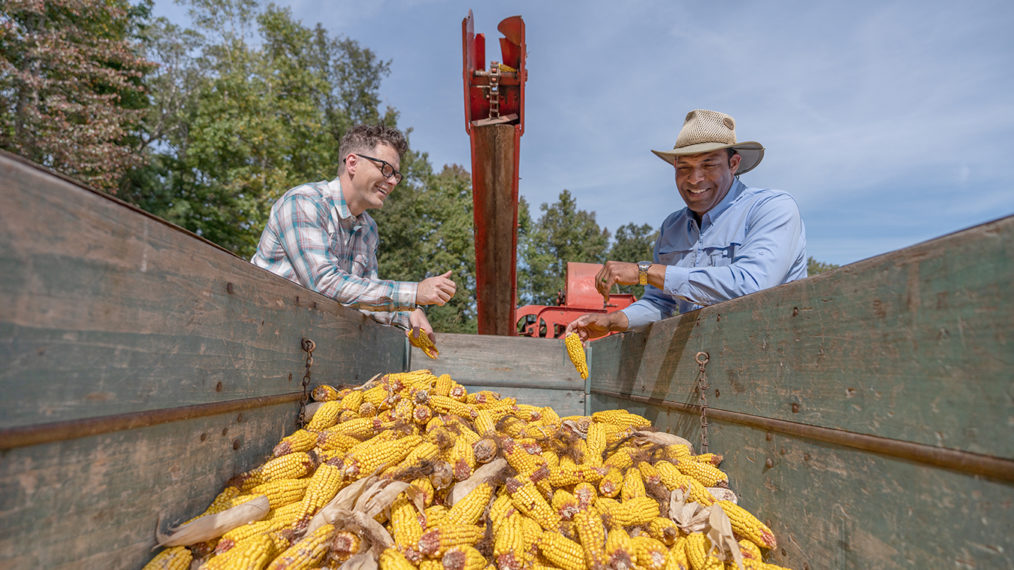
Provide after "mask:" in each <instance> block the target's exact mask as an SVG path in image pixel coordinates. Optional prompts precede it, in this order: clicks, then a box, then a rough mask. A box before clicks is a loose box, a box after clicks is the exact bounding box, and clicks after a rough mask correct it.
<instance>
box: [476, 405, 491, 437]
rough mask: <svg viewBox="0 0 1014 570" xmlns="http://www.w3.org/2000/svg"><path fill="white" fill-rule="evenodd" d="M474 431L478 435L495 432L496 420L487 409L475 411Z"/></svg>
mask: <svg viewBox="0 0 1014 570" xmlns="http://www.w3.org/2000/svg"><path fill="white" fill-rule="evenodd" d="M475 431H476V433H478V434H479V435H486V434H487V433H495V432H496V422H495V421H493V415H492V414H490V413H489V410H479V411H477V412H476V413H475Z"/></svg>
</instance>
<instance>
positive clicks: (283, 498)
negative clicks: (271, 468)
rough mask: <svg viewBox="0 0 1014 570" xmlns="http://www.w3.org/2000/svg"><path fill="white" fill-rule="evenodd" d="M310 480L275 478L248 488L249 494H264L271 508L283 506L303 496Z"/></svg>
mask: <svg viewBox="0 0 1014 570" xmlns="http://www.w3.org/2000/svg"><path fill="white" fill-rule="evenodd" d="M309 482H310V479H308V478H305V477H304V478H301V479H276V480H274V481H268V482H267V483H262V484H260V485H257V486H256V487H254V488H253V489H251V490H250V494H251V495H264V496H265V497H267V498H268V504H269V505H270V507H271V508H272V509H277V508H279V507H284V506H285V505H288V504H290V503H295V502H296V501H299V500H300V499H302V498H303V494H304V493H305V492H306V485H307V484H308V483H309Z"/></svg>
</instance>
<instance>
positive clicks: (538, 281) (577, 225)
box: [518, 190, 609, 305]
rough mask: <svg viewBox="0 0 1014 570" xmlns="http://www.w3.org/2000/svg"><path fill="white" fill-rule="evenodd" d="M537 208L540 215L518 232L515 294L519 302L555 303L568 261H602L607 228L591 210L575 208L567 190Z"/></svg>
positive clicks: (604, 255)
mask: <svg viewBox="0 0 1014 570" xmlns="http://www.w3.org/2000/svg"><path fill="white" fill-rule="evenodd" d="M526 206H527V204H526ZM539 209H540V211H541V212H542V215H541V216H540V217H539V219H538V221H536V222H534V223H531V225H530V229H526V231H524V232H522V233H519V239H518V243H519V246H518V247H519V252H518V253H519V258H520V262H519V268H518V297H519V299H520V300H521V303H522V304H536V305H545V304H554V303H555V302H556V299H557V296H558V293H560V292H562V291H563V289H564V285H565V282H566V271H567V262H568V261H578V262H585V263H603V262H604V261H605V259H606V251H607V247H608V244H609V230H606V229H603V228H600V227H599V225H598V223H597V222H596V221H595V214H594V213H593V212H587V211H584V210H578V209H577V201H576V200H575V199H574V197H573V195H572V194H571V193H570V191H569V190H563V191H562V192H560V196H559V199H558V201H557V202H556V203H554V204H552V205H550V204H545V203H544V204H542V206H540V208H539ZM525 213H526V215H527V207H526V208H525ZM519 220H521V216H520V213H519ZM524 223H526V224H527V223H529V222H528V221H527V220H525V221H524ZM519 225H520V223H519Z"/></svg>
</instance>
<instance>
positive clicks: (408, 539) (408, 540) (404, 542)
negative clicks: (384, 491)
mask: <svg viewBox="0 0 1014 570" xmlns="http://www.w3.org/2000/svg"><path fill="white" fill-rule="evenodd" d="M424 520H425V516H423V514H422V513H420V512H419V511H418V510H417V509H416V508H415V505H413V504H412V502H411V501H409V500H408V499H407V498H406V497H405V495H404V493H403V494H401V495H400V496H399V497H398V498H397V499H395V501H394V503H392V504H391V530H392V535H393V538H394V543H395V544H397V545H398V546H399V547H400V548H402V549H404V548H408V547H410V546H415V545H416V544H417V543H418V542H419V538H420V537H421V536H422V533H423V521H424Z"/></svg>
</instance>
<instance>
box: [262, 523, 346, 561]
mask: <svg viewBox="0 0 1014 570" xmlns="http://www.w3.org/2000/svg"><path fill="white" fill-rule="evenodd" d="M334 533H335V528H334V525H331V524H325V525H322V526H321V527H320V528H318V529H317V530H315V531H313V532H312V533H309V534H307V535H306V536H304V537H303V538H301V539H299V540H298V541H297V542H295V543H293V545H292V546H290V547H288V548H287V549H285V551H284V552H282V553H281V554H280V555H278V558H275V559H274V561H272V562H271V565H270V566H268V570H283V569H285V570H307V569H309V568H313V567H315V566H316V565H317V564H319V563H320V562H321V561H322V560H324V556H326V555H327V552H328V548H329V547H330V544H331V538H332V537H333V536H334Z"/></svg>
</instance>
